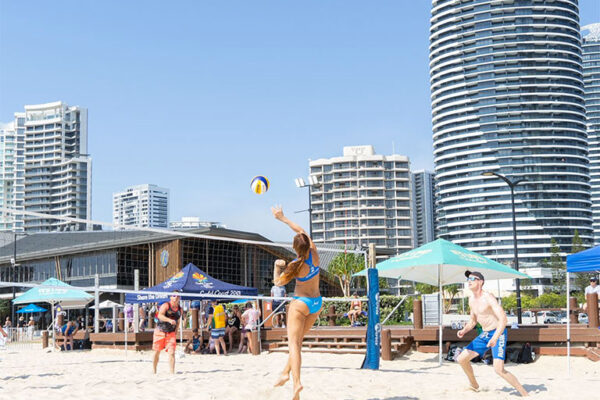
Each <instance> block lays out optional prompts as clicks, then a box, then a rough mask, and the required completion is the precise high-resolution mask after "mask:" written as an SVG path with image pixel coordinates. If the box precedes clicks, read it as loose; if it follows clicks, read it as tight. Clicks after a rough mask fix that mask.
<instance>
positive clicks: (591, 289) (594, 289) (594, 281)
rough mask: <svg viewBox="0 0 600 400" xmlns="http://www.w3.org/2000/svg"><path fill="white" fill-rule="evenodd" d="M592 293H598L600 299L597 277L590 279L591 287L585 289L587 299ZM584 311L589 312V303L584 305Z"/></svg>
mask: <svg viewBox="0 0 600 400" xmlns="http://www.w3.org/2000/svg"><path fill="white" fill-rule="evenodd" d="M592 293H598V298H599V299H600V286H598V278H596V277H595V276H592V277H591V278H590V285H589V286H588V287H586V288H585V296H586V299H587V295H588V294H592ZM583 311H584V312H587V301H586V302H585V303H584V304H583Z"/></svg>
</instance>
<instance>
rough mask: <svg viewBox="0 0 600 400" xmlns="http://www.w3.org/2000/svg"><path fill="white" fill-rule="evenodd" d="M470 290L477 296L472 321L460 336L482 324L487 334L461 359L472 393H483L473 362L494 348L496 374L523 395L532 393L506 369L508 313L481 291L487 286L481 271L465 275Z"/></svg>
mask: <svg viewBox="0 0 600 400" xmlns="http://www.w3.org/2000/svg"><path fill="white" fill-rule="evenodd" d="M465 276H466V277H467V282H468V284H469V290H470V291H471V292H472V293H473V295H472V296H470V297H469V307H470V308H471V320H470V321H469V322H468V323H467V325H466V326H465V327H464V328H463V329H461V330H460V331H458V332H457V336H458V337H459V338H462V337H463V336H464V335H465V334H466V333H467V332H469V331H470V330H471V329H473V328H474V327H475V325H477V322H479V323H480V324H481V327H482V329H483V332H482V333H481V334H480V335H479V336H477V337H476V338H475V340H473V341H472V342H471V343H469V345H468V346H467V347H466V348H465V349H464V350H463V351H462V352H461V353H460V355H459V356H458V360H457V361H458V362H459V363H460V366H461V367H462V369H463V370H464V371H465V374H467V377H468V378H469V383H470V384H471V386H470V387H469V389H470V390H473V391H475V392H477V391H479V384H478V383H477V380H476V379H475V375H474V374H473V367H471V360H472V359H473V358H475V357H477V356H483V354H484V353H485V352H486V350H487V349H488V348H491V349H492V357H493V358H494V371H496V373H497V374H498V375H500V376H501V377H502V378H504V380H505V381H507V382H508V383H510V384H511V385H512V386H513V387H514V388H515V389H517V391H518V392H519V393H520V394H521V396H528V395H529V394H528V393H527V391H526V390H525V388H523V386H522V385H521V384H520V383H519V381H518V380H517V378H516V377H515V376H514V375H513V374H511V373H510V372H508V371H506V370H505V369H504V360H505V357H506V336H507V335H506V314H505V313H504V310H503V309H502V307H500V305H499V304H498V301H497V300H496V298H495V297H494V296H493V295H492V294H491V293H489V292H485V291H483V290H482V289H481V287H482V286H483V283H484V279H483V275H482V274H481V273H479V272H475V271H473V272H471V271H467V272H465Z"/></svg>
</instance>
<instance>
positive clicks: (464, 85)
mask: <svg viewBox="0 0 600 400" xmlns="http://www.w3.org/2000/svg"><path fill="white" fill-rule="evenodd" d="M431 13H432V16H431V27H430V84H431V102H432V118H433V120H432V122H433V140H434V160H435V175H436V203H437V204H436V205H437V207H436V213H437V215H438V217H437V218H438V221H437V222H438V236H439V237H442V238H444V239H448V240H451V241H453V242H454V243H457V244H460V245H462V246H465V247H466V248H468V249H470V250H474V251H477V252H479V253H481V254H484V255H488V256H492V257H494V258H498V260H499V261H500V262H504V263H506V264H510V263H511V262H512V261H513V236H512V232H513V228H512V211H511V197H510V190H509V187H508V185H507V184H506V183H505V182H503V181H502V180H500V179H498V178H497V177H494V176H482V173H484V172H488V171H491V172H495V173H497V174H501V175H503V176H505V177H507V178H508V179H510V180H512V181H516V180H521V179H525V181H523V182H521V183H520V184H519V185H517V186H516V189H515V199H516V220H517V231H518V247H519V261H520V265H521V267H532V269H528V270H527V273H529V275H530V276H532V277H533V278H534V279H533V283H534V285H535V284H546V283H550V278H551V275H550V273H549V271H547V270H546V269H545V268H542V267H543V265H544V263H543V260H545V259H547V260H549V259H550V247H551V240H552V239H555V240H556V241H557V242H558V245H559V246H560V250H561V252H563V254H564V253H567V252H569V251H570V249H571V243H572V238H573V235H574V231H575V230H578V232H579V235H580V236H581V238H582V239H583V241H584V243H587V244H589V243H591V241H592V224H591V220H592V218H591V207H590V205H591V201H590V183H589V168H588V159H587V135H586V116H585V106H584V88H583V76H582V72H583V71H582V67H581V61H582V60H581V44H580V33H579V10H578V6H577V1H576V0H556V1H552V2H545V1H537V0H534V1H527V2H525V1H514V2H505V1H495V0H488V1H485V0H482V1H477V2H474V1H460V0H459V1H455V0H434V1H433V3H432V11H431ZM496 253H497V256H496Z"/></svg>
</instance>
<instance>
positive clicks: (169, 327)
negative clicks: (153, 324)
mask: <svg viewBox="0 0 600 400" xmlns="http://www.w3.org/2000/svg"><path fill="white" fill-rule="evenodd" d="M167 304H168V306H169V308H167V311H166V312H165V317H167V318H169V319H173V320H175V321H179V318H181V308H178V309H177V311H173V309H172V308H171V303H167ZM157 326H158V329H160V330H161V331H163V332H166V333H169V332H175V328H177V326H176V325H173V324H171V323H170V322H165V321H161V320H158V324H157Z"/></svg>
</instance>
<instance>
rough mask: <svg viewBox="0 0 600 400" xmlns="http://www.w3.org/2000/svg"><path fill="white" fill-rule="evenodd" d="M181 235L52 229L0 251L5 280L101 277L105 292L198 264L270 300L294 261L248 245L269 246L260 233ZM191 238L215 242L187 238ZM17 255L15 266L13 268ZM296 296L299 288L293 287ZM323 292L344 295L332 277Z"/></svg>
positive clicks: (77, 281) (85, 282) (0, 274)
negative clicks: (280, 267) (278, 277)
mask: <svg viewBox="0 0 600 400" xmlns="http://www.w3.org/2000/svg"><path fill="white" fill-rule="evenodd" d="M180 233H181V235H178V232H177V231H174V232H173V233H168V232H164V233H163V232H151V231H143V230H140V231H110V232H108V231H92V232H53V233H39V234H32V235H29V236H25V237H19V238H18V240H17V241H16V245H15V243H14V242H12V241H11V242H9V241H8V240H7V241H6V242H4V243H2V246H1V247H0V280H2V281H18V282H25V283H40V282H43V281H44V280H46V279H48V278H52V277H55V278H58V279H60V280H61V281H63V282H66V283H68V284H71V285H73V286H93V285H94V279H95V278H94V277H95V274H98V275H99V278H100V287H101V288H102V289H104V291H106V289H133V286H134V270H136V269H137V270H139V283H140V288H145V287H149V286H153V285H156V284H158V283H160V282H163V281H165V280H166V279H168V278H170V277H171V276H173V275H174V274H175V273H176V272H178V271H179V270H180V269H181V268H182V267H183V266H185V265H186V264H188V263H194V264H195V265H197V266H198V267H199V268H200V269H202V270H204V271H205V272H206V273H208V274H209V275H211V276H213V277H214V278H217V279H220V280H222V281H225V282H229V283H233V284H236V285H243V286H252V287H256V288H258V290H259V293H262V294H265V295H268V294H269V293H270V289H271V286H272V285H273V284H272V279H273V263H274V261H275V260H276V259H278V258H284V259H287V260H288V261H289V260H291V259H292V258H293V257H294V254H293V253H292V252H291V249H286V248H283V247H276V246H270V245H260V244H249V243H243V242H241V240H250V241H260V242H265V244H266V243H268V242H270V241H269V240H268V239H266V238H265V237H263V236H261V235H259V234H256V233H251V232H242V231H236V230H230V229H224V228H215V227H207V228H203V229H196V230H185V231H181V232H180ZM189 233H192V234H202V235H208V236H214V237H215V239H214V240H213V239H210V238H198V237H189V236H186V234H189ZM15 253H16V257H15ZM13 258H14V259H15V261H16V267H13V266H12V265H13V264H12V260H11V259H13ZM19 291H20V290H18V292H19ZM290 291H293V283H291V284H290V287H288V292H290ZM321 293H322V294H323V296H333V295H340V294H341V291H340V290H339V286H338V284H337V283H336V281H335V280H334V279H333V277H331V276H329V275H328V274H327V273H326V272H323V274H322V275H321ZM11 296H12V294H11V288H3V289H1V291H0V298H10V297H11Z"/></svg>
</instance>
